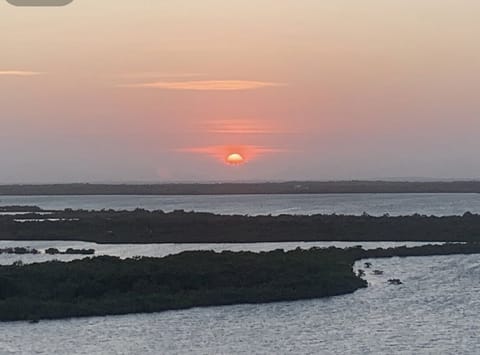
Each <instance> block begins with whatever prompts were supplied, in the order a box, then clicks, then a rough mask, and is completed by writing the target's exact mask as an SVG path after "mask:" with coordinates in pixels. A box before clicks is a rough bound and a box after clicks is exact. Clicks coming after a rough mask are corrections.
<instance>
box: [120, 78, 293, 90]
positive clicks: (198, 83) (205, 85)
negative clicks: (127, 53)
mask: <svg viewBox="0 0 480 355" xmlns="http://www.w3.org/2000/svg"><path fill="white" fill-rule="evenodd" d="M125 86H126V87H133V88H151V89H161V90H189V91H242V90H255V89H261V88H267V87H278V86H284V84H280V83H273V82H265V81H249V80H194V81H157V82H152V83H141V84H132V85H125Z"/></svg>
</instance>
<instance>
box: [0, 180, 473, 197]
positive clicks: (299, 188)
mask: <svg viewBox="0 0 480 355" xmlns="http://www.w3.org/2000/svg"><path fill="white" fill-rule="evenodd" d="M328 193H480V181H425V182H423V181H422V182H419V181H414V182H412V181H366V180H361V181H289V182H262V183H191V184H189V183H177V184H49V185H0V195H5V196H6V195H23V196H28V195H235V194H237V195H242V194H328Z"/></svg>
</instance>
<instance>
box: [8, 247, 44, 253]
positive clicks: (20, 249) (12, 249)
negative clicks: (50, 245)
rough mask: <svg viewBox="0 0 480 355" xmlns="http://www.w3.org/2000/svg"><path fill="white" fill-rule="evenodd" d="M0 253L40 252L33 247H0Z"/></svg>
mask: <svg viewBox="0 0 480 355" xmlns="http://www.w3.org/2000/svg"><path fill="white" fill-rule="evenodd" d="M1 254H20V255H22V254H40V251H39V250H37V249H34V248H24V247H14V248H3V249H0V255H1Z"/></svg>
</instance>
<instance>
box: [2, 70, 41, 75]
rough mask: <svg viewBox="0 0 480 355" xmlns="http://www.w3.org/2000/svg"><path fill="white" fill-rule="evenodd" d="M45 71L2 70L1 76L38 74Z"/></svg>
mask: <svg viewBox="0 0 480 355" xmlns="http://www.w3.org/2000/svg"><path fill="white" fill-rule="evenodd" d="M42 74H43V73H40V72H35V71H24V70H0V76H37V75H42Z"/></svg>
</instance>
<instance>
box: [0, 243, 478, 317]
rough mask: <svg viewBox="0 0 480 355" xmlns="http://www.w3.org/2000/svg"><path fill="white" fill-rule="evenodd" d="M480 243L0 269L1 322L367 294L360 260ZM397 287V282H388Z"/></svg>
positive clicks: (465, 249) (208, 254)
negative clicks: (357, 268)
mask: <svg viewBox="0 0 480 355" xmlns="http://www.w3.org/2000/svg"><path fill="white" fill-rule="evenodd" d="M479 253H480V244H477V243H473V244H452V243H447V244H444V245H425V246H421V247H414V248H406V247H400V248H388V249H381V248H379V249H374V250H364V249H362V248H361V247H353V248H347V249H339V248H335V247H331V248H326V249H319V248H312V249H310V250H301V249H296V250H294V251H289V252H285V251H283V250H275V251H271V252H266V253H265V252H264V253H259V254H256V253H251V252H239V253H234V252H222V253H215V252H212V251H194V252H184V253H181V254H178V255H173V256H168V257H165V258H133V259H127V260H121V259H119V258H116V257H109V256H102V257H97V258H92V259H83V260H77V261H73V262H69V263H62V262H59V261H52V262H47V263H41V264H31V265H23V264H22V263H21V262H18V263H15V264H14V265H11V266H0V321H14V320H38V319H55V318H67V317H80V316H103V315H114V314H127V313H144V312H159V311H165V310H173V309H183V308H189V307H202V306H214V305H231V304H239V303H265V302H277V301H292V300H300V299H311V298H319V297H328V296H335V295H341V294H348V293H351V292H354V291H355V290H357V289H359V288H364V287H367V283H366V281H364V280H363V279H362V278H361V276H362V275H364V274H365V273H364V272H360V271H359V275H355V273H354V272H353V263H354V262H355V261H357V260H360V259H364V258H385V257H393V256H426V255H447V254H479ZM388 282H389V283H390V284H395V285H399V284H401V283H402V282H401V281H400V280H399V279H390V280H389V281H388Z"/></svg>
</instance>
